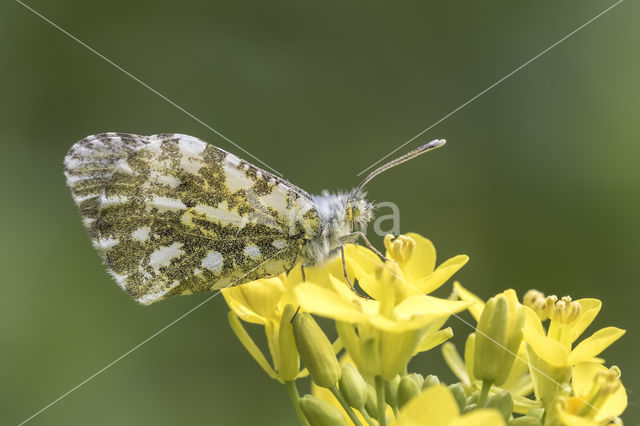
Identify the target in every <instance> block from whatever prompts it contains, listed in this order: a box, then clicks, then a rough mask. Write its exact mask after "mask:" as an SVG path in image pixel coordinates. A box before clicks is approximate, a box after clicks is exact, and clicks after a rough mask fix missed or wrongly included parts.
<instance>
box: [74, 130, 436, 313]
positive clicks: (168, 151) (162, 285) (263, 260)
mask: <svg viewBox="0 0 640 426" xmlns="http://www.w3.org/2000/svg"><path fill="white" fill-rule="evenodd" d="M444 143H445V141H444V139H440V140H434V141H432V142H430V143H428V144H426V145H423V146H422V147H420V148H418V149H415V150H413V151H411V152H409V153H407V154H405V155H403V156H401V157H399V158H397V159H395V160H393V161H390V162H389V163H387V164H385V165H383V166H381V167H379V168H378V169H376V170H375V171H373V172H372V173H371V174H369V175H368V176H367V177H366V178H365V179H364V180H363V181H362V183H360V185H358V186H357V187H356V188H354V189H353V190H352V191H350V192H347V193H329V192H327V191H325V192H323V193H322V194H321V195H310V194H308V193H307V192H306V191H304V190H302V189H300V188H298V187H297V186H295V185H293V184H291V183H290V182H287V181H286V180H284V179H282V178H280V177H278V176H276V175H274V174H271V173H269V172H267V171H265V170H262V169H260V168H258V167H256V166H255V165H253V164H251V163H249V162H247V161H244V160H242V159H240V158H238V157H236V156H235V155H233V154H231V153H228V152H226V151H224V150H222V149H220V148H217V147H215V146H213V145H210V144H208V143H206V142H204V141H202V140H200V139H198V138H195V137H192V136H188V135H182V134H173V133H164V134H157V135H151V136H139V135H134V134H127V133H102V134H97V135H92V136H88V137H86V138H84V139H82V140H81V141H79V142H77V143H75V144H74V145H73V146H72V147H71V149H70V150H69V152H68V153H67V155H66V157H65V159H64V169H65V176H66V182H67V185H68V186H69V188H70V189H71V194H72V197H73V200H74V201H75V203H76V205H77V206H78V208H79V210H80V214H81V216H82V221H83V224H84V226H85V228H86V230H87V232H88V233H89V236H90V237H91V240H92V242H93V245H94V247H95V248H96V249H97V251H98V252H99V253H100V255H101V257H102V259H103V261H104V263H105V265H106V267H107V269H108V271H109V273H110V274H111V275H112V276H113V278H114V279H115V281H116V282H117V283H118V284H119V285H120V287H122V289H124V290H125V291H126V292H127V293H128V294H129V295H130V296H131V297H133V298H134V299H135V300H136V301H138V302H139V303H142V304H150V303H153V302H155V301H158V300H161V299H164V298H167V297H169V296H173V295H179V294H191V293H199V292H204V291H210V290H215V289H221V288H225V287H228V286H231V285H238V284H242V283H246V282H249V281H252V280H256V279H259V278H264V277H269V276H274V275H278V274H280V273H282V272H288V271H289V270H291V269H292V268H293V267H294V266H295V265H296V264H298V263H301V264H304V265H321V264H322V263H324V262H325V261H326V260H327V259H329V258H332V257H333V256H335V255H337V254H339V252H340V250H342V247H343V246H344V244H347V243H353V242H356V241H357V240H358V239H359V238H363V239H364V241H365V243H367V245H369V246H370V247H372V246H371V244H370V243H369V242H368V240H367V239H366V235H365V234H364V231H365V228H366V225H367V223H368V222H369V221H370V220H371V219H372V218H373V210H374V205H373V204H372V203H370V202H368V201H367V200H366V198H365V195H366V194H365V192H364V186H365V185H366V184H367V183H368V182H369V181H370V180H371V179H372V178H373V177H375V176H376V175H378V174H380V173H382V172H383V171H385V170H388V169H390V168H391V167H394V166H396V165H398V164H401V163H403V162H405V161H407V160H409V159H411V158H414V157H416V156H418V155H420V154H422V153H424V152H427V151H429V150H432V149H435V148H438V147H440V146H442V145H443V144H444Z"/></svg>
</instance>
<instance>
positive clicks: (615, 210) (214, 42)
mask: <svg viewBox="0 0 640 426" xmlns="http://www.w3.org/2000/svg"><path fill="white" fill-rule="evenodd" d="M27 3H28V4H29V5H30V6H32V7H33V8H35V9H36V10H38V11H39V12H41V13H42V14H43V15H44V16H46V17H48V18H49V19H51V20H52V21H53V22H55V23H57V24H58V25H60V26H61V27H62V28H64V29H66V30H68V31H69V32H71V33H73V34H74V35H76V36H77V37H78V38H79V39H81V40H82V41H84V42H86V43H87V44H88V45H90V46H92V47H94V48H95V49H96V50H98V51H99V52H101V53H103V54H104V55H105V56H107V57H108V58H110V59H112V60H113V61H114V62H115V63H117V64H118V65H120V66H122V67H123V68H125V69H126V70H128V71H129V72H131V73H132V74H134V75H135V76H137V77H139V78H140V79H141V80H143V81H144V82H146V83H148V84H149V85H151V86H152V87H153V88H155V89H157V90H158V91H160V92H161V93H163V94H164V95H166V96H167V97H169V98H171V99H172V100H174V101H175V102H176V103H178V104H179V105H181V106H182V107H184V108H186V109H187V110H189V111H190V112H192V113H193V114H195V115H196V116H198V117H199V118H201V119H202V120H203V121H204V122H206V123H208V124H210V125H211V126H213V127H214V128H216V129H218V130H219V131H221V132H222V133H224V134H225V135H227V136H228V137H229V138H231V139H233V140H234V141H236V142H237V143H238V144H240V145H241V146H242V147H244V148H245V149H247V150H249V151H250V152H252V153H253V154H254V155H256V156H258V157H260V158H261V159H263V160H264V161H266V162H267V163H268V164H270V165H272V166H273V167H275V168H276V169H278V170H280V171H282V172H283V173H284V174H285V177H286V178H288V179H289V180H291V181H292V182H295V183H296V184H298V185H299V186H301V187H303V188H305V189H307V190H308V191H309V192H319V191H321V190H323V189H325V188H329V189H340V188H342V189H344V188H349V187H351V186H353V185H354V184H356V183H357V182H358V180H359V178H357V177H356V176H355V175H356V173H357V172H359V171H360V170H362V169H363V168H365V167H367V166H368V165H369V164H371V163H372V162H374V161H375V160H377V159H378V158H379V157H381V156H382V155H383V154H386V153H387V152H388V151H390V150H391V149H393V148H395V147H396V146H398V145H399V144H400V143H402V142H404V141H405V140H407V139H409V138H410V137H412V136H414V135H415V134H417V133H418V132H419V131H421V130H422V129H424V128H426V127H428V126H429V125H431V124H432V123H434V122H435V121H437V120H438V119H440V118H441V117H443V116H444V115H445V114H447V113H448V112H449V111H451V110H453V109H454V108H456V107H457V106H459V105H461V104H462V103H464V102H466V101H467V100H469V99H470V98H471V97H472V96H474V95H475V94H477V93H478V92H480V91H482V90H483V89H485V88H486V87H488V86H489V85H491V84H492V83H494V82H496V81H497V80H498V79H500V78H501V77H503V76H504V75H506V74H507V73H509V72H511V71H512V70H514V69H515V68H517V67H518V66H520V65H521V64H523V63H524V62H526V61H527V60H529V59H531V58H532V57H533V56H535V55H536V54H538V53H540V52H541V51H542V50H544V49H545V48H547V47H548V46H550V45H551V44H553V43H554V42H556V41H557V40H559V39H560V38H562V37H563V36H565V35H566V34H568V33H569V32H571V31H572V30H574V29H575V28H577V27H579V26H580V25H582V24H583V23H585V22H586V21H587V20H589V19H591V18H592V17H593V16H595V15H597V14H598V13H600V12H601V11H602V10H604V9H606V8H607V7H608V6H610V5H612V4H613V2H612V1H601V0H564V1H514V0H510V1H496V0H490V1H482V2H469V1H459V0H458V1H449V2H435V1H403V2H379V1H373V2H344V1H322V2H304V1H283V0H270V1H249V0H242V1H233V0H224V1H209V0H185V1H182V2H175V1H171V2H168V1H149V0H145V1H141V0H138V1H133V2H131V1H124V0H112V1H108V2H88V1H79V0H59V1H56V2H51V1H46V0H29V1H28V2H27ZM639 14H640V4H639V3H638V2H634V1H625V2H623V3H621V4H620V5H618V6H617V7H616V8H614V9H613V10H611V11H610V12H609V13H607V14H606V15H604V16H602V17H601V18H599V19H598V20H596V21H595V22H594V23H593V24H591V25H589V26H588V27H586V28H585V29H584V30H582V31H580V32H578V33H577V34H575V35H574V36H573V37H571V38H569V39H568V40H567V41H565V42H564V43H562V44H560V45H559V46H557V47H555V48H554V49H553V50H551V51H550V52H548V53H546V54H545V55H543V56H542V57H540V58H539V59H537V60H536V61H534V62H533V63H531V64H530V65H528V66H526V67H525V68H524V69H522V70H521V71H519V72H518V73H516V74H515V75H513V76H512V77H510V78H509V79H507V80H506V81H504V82H503V83H501V84H500V85H498V86H497V87H495V88H494V89H493V90H491V91H489V92H488V93H486V94H485V95H484V96H482V97H480V98H479V99H477V100H476V101H474V102H473V103H471V104H469V105H468V106H466V107H465V108H463V109H462V110H460V111H459V112H458V113H456V114H454V115H453V116H451V117H449V118H448V119H446V120H444V121H443V122H442V123H440V124H438V125H437V126H435V127H434V128H433V129H432V130H430V131H429V132H427V133H426V134H425V135H423V136H422V137H420V138H419V139H418V140H416V141H414V142H413V143H412V144H410V145H409V146H407V149H408V148H414V147H416V146H418V145H419V144H421V143H424V142H426V141H429V140H431V139H434V138H440V137H444V138H446V139H447V140H448V141H449V144H448V145H447V146H446V147H445V148H444V149H442V150H439V151H438V152H436V153H433V154H429V155H428V156H427V157H423V158H421V159H420V160H416V161H413V162H411V163H408V164H406V165H404V166H403V167H401V168H398V169H395V170H393V171H391V172H389V173H387V174H386V175H384V176H381V177H379V178H378V179H376V180H374V181H373V182H372V184H371V185H370V196H371V197H372V198H373V199H375V200H378V201H382V200H392V201H394V202H395V203H397V204H398V206H399V207H400V209H401V229H402V230H403V231H405V232H406V231H415V232H419V233H422V234H424V235H426V236H428V237H430V238H431V239H432V240H433V241H434V243H435V244H436V247H437V248H438V251H439V257H440V259H441V260H442V259H445V258H448V257H450V256H453V255H455V254H460V253H466V254H468V255H469V256H470V257H471V261H470V263H469V264H468V265H467V266H466V267H465V268H464V269H463V270H462V271H461V272H459V274H458V275H457V277H458V278H459V279H460V280H461V281H462V282H463V284H465V285H466V286H467V287H469V288H471V289H472V290H474V291H475V292H477V293H478V294H480V295H481V296H483V297H488V296H491V295H492V294H494V293H496V292H498V291H500V290H502V289H503V288H506V287H513V288H515V289H517V290H518V291H519V292H520V293H521V294H522V293H523V292H524V291H525V290H527V289H529V288H532V287H534V288H537V289H539V290H542V291H544V292H546V293H555V294H558V295H565V294H569V295H571V296H573V297H574V298H579V297H597V298H599V299H602V300H603V302H604V307H603V309H602V312H601V314H600V315H599V317H598V320H597V326H599V327H602V326H606V325H617V326H619V327H622V328H625V329H627V330H628V332H627V334H626V335H625V336H624V337H623V338H622V339H621V340H620V341H619V342H618V343H617V344H615V345H614V346H613V347H612V348H610V349H608V350H607V351H606V352H605V353H604V356H605V358H607V360H608V363H610V364H613V363H615V364H618V365H620V366H621V368H622V371H623V381H624V383H625V384H626V386H627V389H628V392H629V398H630V406H629V408H628V410H627V413H626V415H625V417H624V419H625V421H626V423H627V424H637V423H638V421H640V412H639V411H640V410H639V409H638V403H639V399H640V396H639V395H638V392H639V389H638V385H639V384H640V370H639V369H638V368H637V362H638V359H640V342H638V337H637V333H638V329H639V327H640V324H639V323H638V317H639V316H638V312H639V310H638V303H639V302H638V300H639V295H640V291H639V286H640V262H639V261H638V257H639V255H640V227H639V226H638V220H639V218H640V184H639V182H640V167H639V166H638V161H639V159H640V144H639V142H640V120H639V119H638V118H639V116H638V111H640V89H639V87H640V86H639V84H638V76H639V75H640V56H639V55H638V52H640V26H638V25H637V22H638V16H639ZM0 64H1V65H2V66H1V67H0V88H1V90H0V94H1V102H0V123H1V125H0V130H1V132H2V137H1V138H0V144H1V147H2V150H1V151H0V159H1V160H0V161H1V163H0V188H1V191H2V192H1V197H0V200H1V201H0V203H1V206H2V207H1V208H0V268H1V271H2V274H1V276H2V278H1V281H0V285H1V289H2V293H1V296H0V345H1V346H0V416H1V417H2V420H0V423H2V424H17V423H19V422H20V421H22V420H24V419H26V418H28V417H29V416H30V415H31V414H33V413H34V412H36V411H37V410H39V409H40V408H42V407H43V406H45V405H46V404H48V403H49V402H51V401H52V400H54V399H56V398H57V397H58V396H60V395H61V394H63V393H64V392H66V391H67V390H69V389H70V388H72V387H73V386H75V385H77V384H78V383H80V382H81V381H83V380H84V379H85V378H87V377H88V376H90V375H91V374H93V373H94V372H96V371H97V370H99V369H101V368H102V367H104V366H105V365H107V364H108V363H110V362H111V361H113V360H114V359H115V358H117V357H118V356H120V355H121V354H123V353H125V352H126V351H128V350H129V349H130V348H132V347H133V346H134V345H136V344H138V343H139V342H141V341H142V340H144V339H145V338H147V337H148V336H150V335H152V334H153V333H154V332H156V331H157V330H159V329H160V328H162V327H163V326H164V325H166V324H167V323H169V322H171V321H172V320H174V319H175V318H177V317H178V316H179V315H181V314H183V313H184V312H186V311H187V310H188V309H190V308H191V307H193V306H195V305H196V304H198V303H199V302H201V301H202V300H204V299H205V298H206V295H196V296H190V297H181V298H176V299H175V300H170V301H165V302H163V303H158V304H156V305H153V306H151V307H142V306H138V305H136V304H135V303H134V302H132V301H131V300H129V298H127V297H126V296H125V294H123V293H122V292H121V291H120V290H119V289H118V287H117V286H116V285H114V283H113V282H112V281H111V279H110V278H109V276H108V275H107V274H106V272H105V271H104V270H103V268H102V266H101V264H100V261H99V259H98V256H97V255H96V253H95V252H94V250H93V249H92V248H91V245H90V243H89V240H88V238H87V236H86V235H85V232H84V230H83V228H82V226H81V222H80V218H79V215H78V213H77V211H76V208H75V206H74V204H73V202H72V200H71V197H70V195H69V193H68V190H67V188H66V187H65V184H64V179H63V175H62V159H63V157H64V155H65V152H66V151H67V149H68V148H69V147H70V146H71V144H72V143H74V142H75V141H77V140H79V139H81V138H83V137H84V136H86V135H89V134H94V133H99V132H103V131H124V132H131V133H139V134H152V133H160V132H180V133H187V134H191V135H194V136H198V137H201V138H203V139H205V140H208V141H209V142H211V143H213V144H216V145H218V146H220V147H222V148H224V149H227V150H230V151H232V152H235V153H236V154H242V153H241V152H240V151H239V150H237V149H235V148H234V147H233V146H231V145H230V144H229V143H227V142H226V141H224V140H222V139H221V138H220V137H218V136H216V135H215V134H213V133H212V132H211V131H210V130H208V129H207V128H205V127H203V126H202V125H200V124H199V123H197V122H196V121H194V120H193V119H191V118H190V117H188V116H187V115H185V114H184V113H182V112H180V111H178V110H177V109H175V108H174V107H172V106H171V105H169V104H168V103H167V102H166V101H164V100H163V99H161V98H160V97H158V96H156V95H155V94H153V93H151V92H150V91H148V90H147V89H145V88H144V87H142V86H141V85H140V84H138V83H137V82H135V81H134V80H132V79H131V78H129V77H127V76H126V75H125V74H123V73H122V72H120V71H118V70H116V69H115V68H114V67H112V66H111V65H109V64H107V63H106V62H105V61H103V60H102V59H100V58H99V57H98V56H96V55H95V54H94V53H91V52H90V51H89V50H87V49H86V48H84V47H82V46H80V45H79V44H77V43H76V42H74V41H73V40H71V39H70V38H69V37H67V36H66V35H64V34H63V33H61V32H60V31H58V30H56V29H55V28H53V27H52V26H51V25H49V24H48V23H46V22H45V21H43V20H42V19H41V18H39V17H38V16H36V15H34V14H33V13H32V12H30V11H28V10H27V9H25V8H24V7H23V6H21V5H20V4H19V3H17V2H11V1H9V2H2V5H0ZM403 151H404V149H403ZM243 156H244V155H243ZM244 157H246V156H244ZM375 243H376V244H378V245H379V246H380V245H381V239H380V238H378V237H376V238H375ZM449 289H450V284H448V285H447V288H446V290H447V291H448V290H449ZM226 312H227V308H226V306H225V304H224V301H223V299H222V297H217V298H214V299H213V300H212V301H210V302H209V303H207V304H206V305H205V306H203V307H202V308H200V309H198V310H197V311H195V312H194V313H192V314H191V315H189V316H188V317H186V318H184V319H183V320H182V321H180V322H179V323H177V324H176V325H174V326H173V327H171V328H169V329H168V330H166V331H165V332H164V333H162V334H160V335H159V336H157V337H156V338H154V339H153V340H151V341H149V342H148V343H147V344H145V345H144V346H142V347H141V348H139V349H138V350H136V351H135V352H133V353H131V354H130V355H129V356H127V357H126V358H124V359H123V360H122V361H120V362H118V363H117V364H115V365H113V366H112V367H111V368H109V369H108V370H106V371H105V372H104V373H102V374H100V375H99V376H97V377H96V378H95V379H93V380H91V381H89V382H88V383H86V384H85V385H84V386H82V387H81V388H79V389H78V390H77V391H75V392H73V393H72V394H70V395H69V396H67V397H66V398H64V399H62V400H61V401H60V402H58V403H57V404H55V405H54V406H52V407H51V408H50V409H48V410H46V411H45V412H43V413H42V414H40V415H39V416H37V417H36V418H34V419H33V420H31V421H30V423H29V424H32V425H86V424H104V425H134V424H135V425H176V424H189V425H205V424H218V425H248V424H261V425H283V424H295V422H296V420H295V415H294V413H293V410H292V409H291V408H290V405H289V401H288V399H287V395H286V392H285V390H284V388H283V387H281V386H280V385H279V384H278V383H276V382H274V381H272V380H270V379H269V378H267V377H266V375H265V374H263V372H262V371H261V370H260V369H259V367H258V366H257V365H256V364H255V363H254V362H253V360H252V359H251V358H250V357H249V356H248V355H247V354H246V353H245V352H244V350H243V349H242V347H241V346H240V344H239V343H238V342H237V341H236V339H235V338H234V336H233V334H232V333H231V331H230V330H229V327H228V325H227V322H226ZM449 324H450V325H452V326H453V327H454V330H455V331H456V332H457V334H458V336H459V338H460V337H461V336H464V335H466V334H467V333H468V332H469V330H468V329H467V328H466V326H465V325H464V324H462V323H461V322H459V321H457V320H455V319H452V320H450V323H449ZM591 331H593V328H592V329H591ZM458 341H459V340H458ZM413 367H414V368H415V369H416V370H418V371H422V372H424V373H429V372H438V373H440V374H441V377H442V378H444V379H445V380H449V379H451V376H450V375H449V374H448V373H446V369H445V367H444V366H443V363H442V361H441V360H440V353H439V350H434V351H432V352H431V353H429V354H427V355H425V356H423V357H421V358H419V360H417V361H416V362H415V365H414V366H413Z"/></svg>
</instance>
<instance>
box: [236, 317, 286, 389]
mask: <svg viewBox="0 0 640 426" xmlns="http://www.w3.org/2000/svg"><path fill="white" fill-rule="evenodd" d="M228 319H229V325H230V326H231V329H232V330H233V332H234V333H235V334H236V337H238V340H240V343H242V346H244V348H245V349H246V350H247V352H249V354H250V355H251V356H252V357H253V359H254V360H255V361H256V362H257V363H258V365H259V366H260V367H262V369H263V370H264V371H265V372H266V373H267V374H268V375H269V377H271V378H272V379H276V380H278V374H277V373H276V372H275V371H274V370H273V368H272V367H271V365H269V361H267V359H266V358H265V357H264V355H263V354H262V351H260V348H258V346H257V345H256V344H255V342H254V341H253V339H251V336H249V333H247V330H245V329H244V327H243V326H242V323H241V322H240V321H239V320H238V317H237V316H236V315H235V314H234V313H233V312H229V314H228Z"/></svg>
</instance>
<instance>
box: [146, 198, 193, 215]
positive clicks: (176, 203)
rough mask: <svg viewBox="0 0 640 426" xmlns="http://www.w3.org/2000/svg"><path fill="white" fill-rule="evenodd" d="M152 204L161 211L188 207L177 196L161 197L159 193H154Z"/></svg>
mask: <svg viewBox="0 0 640 426" xmlns="http://www.w3.org/2000/svg"><path fill="white" fill-rule="evenodd" d="M151 206H152V207H155V208H157V209H158V211H159V212H166V211H170V210H180V209H186V208H187V206H185V205H184V203H183V202H182V201H180V200H176V199H175V198H169V197H161V196H159V195H154V196H153V199H152V200H151Z"/></svg>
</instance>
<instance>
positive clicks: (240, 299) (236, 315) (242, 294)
mask: <svg viewBox="0 0 640 426" xmlns="http://www.w3.org/2000/svg"><path fill="white" fill-rule="evenodd" d="M298 284H299V282H297V281H296V280H292V279H289V278H288V277H287V276H286V275H285V274H281V275H279V276H277V277H273V278H265V279H260V280H256V281H252V282H249V283H246V284H243V285H239V286H235V287H229V288H226V289H223V290H222V295H223V296H224V298H225V300H226V302H227V305H229V308H230V309H231V311H230V312H229V324H230V325H231V328H232V329H233V331H234V332H235V334H236V336H237V337H238V339H239V340H240V342H241V343H242V344H243V345H244V347H245V348H246V349H247V351H248V352H249V353H250V354H251V356H252V357H253V358H254V359H255V360H256V362H257V363H258V364H259V365H260V366H261V367H262V368H263V370H264V371H265V372H266V373H267V374H268V375H269V376H270V377H272V378H274V379H276V380H280V381H288V380H293V379H295V378H296V377H298V376H299V374H300V372H299V364H300V361H299V357H298V352H297V349H296V346H295V340H294V338H293V329H292V325H291V319H292V317H293V315H294V313H295V311H296V309H297V306H298V304H297V302H296V300H295V294H294V292H293V289H294V287H295V286H296V285H298ZM238 319H241V320H243V321H245V322H248V323H252V324H259V325H262V326H263V327H264V332H265V335H266V337H267V345H268V347H269V352H270V355H271V360H272V362H273V366H271V365H270V364H269V362H268V361H267V359H266V358H265V356H264V355H263V354H262V351H260V349H259V348H258V346H257V345H256V344H255V343H254V341H253V340H252V339H251V337H250V336H249V334H248V333H247V331H246V330H245V329H244V327H243V326H242V324H241V323H240V321H239V320H238Z"/></svg>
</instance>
